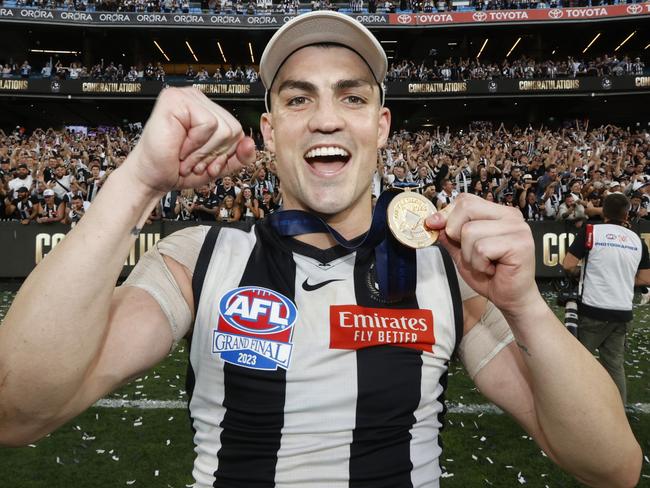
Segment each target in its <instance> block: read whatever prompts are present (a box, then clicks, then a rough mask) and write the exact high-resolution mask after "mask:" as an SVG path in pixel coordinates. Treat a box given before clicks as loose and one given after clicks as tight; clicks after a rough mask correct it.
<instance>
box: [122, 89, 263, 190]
mask: <svg viewBox="0 0 650 488" xmlns="http://www.w3.org/2000/svg"><path fill="white" fill-rule="evenodd" d="M254 158H255V143H254V142H253V140H252V139H251V138H250V137H247V136H245V134H244V132H243V130H242V127H241V125H240V124H239V122H238V121H237V120H236V119H235V118H234V117H233V116H232V115H231V114H230V113H228V111H226V110H225V109H223V108H222V107H220V106H219V105H217V104H215V103H213V102H212V101H210V100H209V99H208V98H207V97H206V96H205V95H204V94H203V93H201V92H200V91H199V90H197V89H195V88H166V89H164V90H163V91H162V92H161V93H160V95H159V97H158V100H157V101H156V105H155V106H154V109H153V112H152V114H151V116H150V118H149V120H148V121H147V123H146V125H145V127H144V130H143V132H142V136H141V138H140V141H139V142H138V144H137V145H136V147H135V148H134V149H133V151H132V152H131V154H130V155H129V157H128V159H127V161H125V163H124V166H125V167H127V168H129V170H130V171H131V172H132V174H133V175H134V177H135V178H137V180H139V181H140V182H141V183H142V184H143V185H145V186H146V187H147V188H149V189H151V190H152V191H156V192H168V191H169V190H171V189H174V188H177V189H182V188H196V187H198V186H200V185H202V184H205V183H208V182H209V181H211V180H214V179H215V178H217V177H219V176H221V175H225V174H230V173H232V172H234V171H237V170H239V169H240V168H241V167H242V166H243V165H245V164H250V163H251V162H253V161H254Z"/></svg>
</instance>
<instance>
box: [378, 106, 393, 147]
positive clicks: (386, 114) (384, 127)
mask: <svg viewBox="0 0 650 488" xmlns="http://www.w3.org/2000/svg"><path fill="white" fill-rule="evenodd" d="M390 119H391V114H390V110H389V109H388V108H386V107H381V108H380V109H379V124H378V127H377V147H384V146H385V145H386V141H387V140H388V134H389V133H390Z"/></svg>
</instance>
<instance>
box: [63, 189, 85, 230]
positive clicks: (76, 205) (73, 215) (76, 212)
mask: <svg viewBox="0 0 650 488" xmlns="http://www.w3.org/2000/svg"><path fill="white" fill-rule="evenodd" d="M89 208H90V202H86V201H84V199H83V198H81V195H74V196H73V197H72V200H71V201H70V211H69V212H68V215H67V217H66V219H65V222H64V223H66V224H70V226H71V227H74V226H75V225H77V223H78V222H79V221H80V220H81V217H83V216H84V215H85V213H86V211H87V210H88V209H89Z"/></svg>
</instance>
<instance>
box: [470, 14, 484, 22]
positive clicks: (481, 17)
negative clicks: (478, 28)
mask: <svg viewBox="0 0 650 488" xmlns="http://www.w3.org/2000/svg"><path fill="white" fill-rule="evenodd" d="M472 18H473V19H474V20H475V21H476V22H483V21H484V20H486V19H487V14H486V13H485V12H474V13H473V14H472Z"/></svg>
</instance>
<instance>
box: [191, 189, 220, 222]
mask: <svg viewBox="0 0 650 488" xmlns="http://www.w3.org/2000/svg"><path fill="white" fill-rule="evenodd" d="M218 211H219V200H217V196H216V195H215V194H214V193H212V191H211V189H210V185H209V184H206V185H201V186H200V187H199V188H198V189H197V190H196V195H195V197H194V201H193V202H192V215H193V216H194V219H195V220H199V221H209V222H214V220H215V218H214V216H215V215H216V214H217V212H218Z"/></svg>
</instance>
